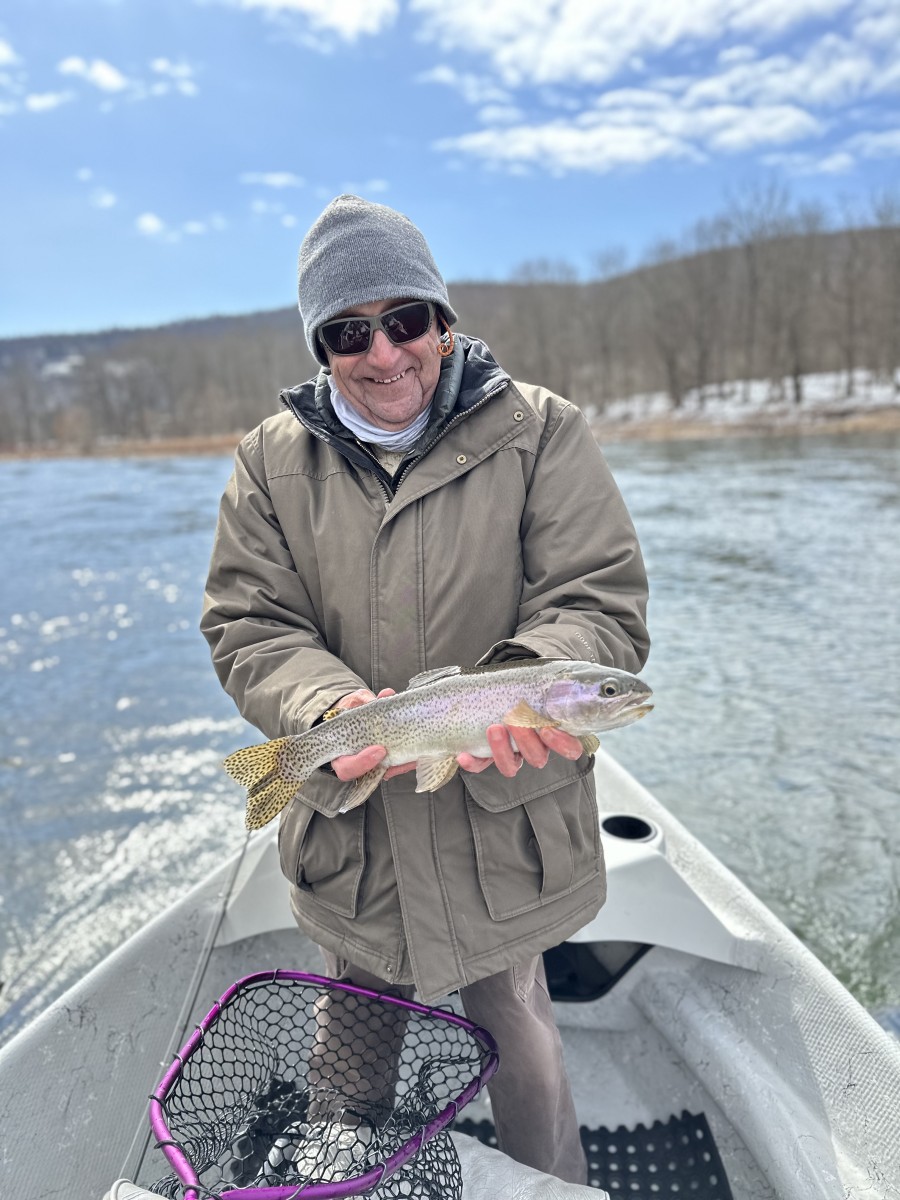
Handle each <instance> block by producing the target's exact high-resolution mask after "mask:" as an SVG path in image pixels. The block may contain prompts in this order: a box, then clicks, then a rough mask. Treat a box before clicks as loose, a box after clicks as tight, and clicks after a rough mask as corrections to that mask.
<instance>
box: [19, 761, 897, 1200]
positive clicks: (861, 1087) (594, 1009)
mask: <svg viewBox="0 0 900 1200" xmlns="http://www.w3.org/2000/svg"><path fill="white" fill-rule="evenodd" d="M597 775H598V794H599V795H600V797H601V798H602V799H601V812H602V814H604V813H605V814H610V813H628V814H631V815H633V816H636V817H639V818H641V819H643V820H644V821H646V822H647V823H648V826H649V829H650V836H649V837H648V838H647V839H646V840H645V841H634V840H631V839H622V838H616V837H612V836H605V839H604V840H605V848H606V851H607V857H608V865H609V897H608V901H607V904H606V906H605V907H604V909H603V910H602V911H601V913H600V914H599V916H598V917H597V919H596V920H595V921H594V922H592V923H591V924H590V925H589V926H587V927H586V928H585V929H584V930H582V931H581V932H580V933H579V935H578V939H577V940H578V941H580V942H582V943H584V944H587V945H588V946H589V947H591V952H592V953H594V952H596V953H597V954H598V955H600V956H601V957H602V956H603V955H606V954H608V953H609V952H610V951H612V952H613V953H614V954H615V952H616V950H617V947H621V944H622V943H644V944H647V943H649V944H652V945H653V947H654V948H653V949H652V950H651V951H650V952H648V953H646V954H644V955H643V956H642V957H640V959H639V960H638V961H635V963H634V965H633V966H632V967H631V968H630V969H629V970H628V971H627V972H626V973H625V974H624V975H623V977H622V978H621V979H620V980H619V981H618V982H617V983H616V984H615V986H614V987H613V988H612V990H611V991H609V992H608V993H607V994H606V995H604V996H603V997H602V998H600V999H598V1000H594V1001H591V1002H589V1003H584V1004H559V1005H557V1012H558V1018H559V1022H560V1027H561V1029H562V1032H563V1041H564V1044H565V1047H566V1053H567V1057H568V1060H569V1063H570V1070H571V1074H572V1078H573V1087H574V1090H575V1094H576V1101H577V1105H578V1110H579V1115H580V1118H581V1120H582V1122H583V1123H585V1124H587V1125H588V1126H590V1127H591V1128H597V1127H598V1126H605V1127H607V1128H610V1129H615V1128H616V1127H617V1126H619V1125H625V1126H627V1127H629V1128H631V1127H633V1126H634V1125H635V1124H636V1123H638V1122H640V1123H643V1124H645V1125H649V1124H651V1123H652V1122H653V1121H655V1120H660V1119H662V1120H665V1119H667V1118H668V1117H669V1116H670V1115H672V1114H677V1113H680V1112H681V1111H682V1110H683V1109H687V1110H689V1111H692V1112H700V1111H702V1112H705V1113H706V1116H707V1120H708V1122H709V1125H710V1128H711V1130H712V1132H713V1134H714V1136H715V1140H716V1144H717V1146H718V1148H719V1152H720V1154H721V1156H722V1160H723V1162H724V1164H725V1167H726V1171H727V1175H728V1179H729V1181H730V1184H731V1190H732V1193H733V1195H734V1197H735V1200H744V1198H748V1200H774V1198H778V1200H900V1133H898V1130H900V1045H898V1043H897V1042H896V1040H895V1039H893V1038H892V1037H890V1035H888V1034H887V1033H885V1032H884V1031H883V1030H882V1029H881V1028H880V1027H879V1026H878V1025H877V1024H876V1022H875V1021H874V1020H873V1019H872V1018H871V1017H870V1016H869V1015H868V1014H867V1013H866V1012H865V1011H864V1010H863V1009H862V1008H861V1007H860V1006H859V1005H858V1004H857V1003H856V1001H855V1000H853V998H852V997H851V996H850V995H849V993H848V992H847V991H846V990H845V989H844V988H843V987H842V986H841V985H840V983H838V981H837V980H836V979H835V978H834V977H833V976H832V975H831V974H830V973H829V972H828V971H827V970H826V969H825V968H824V966H822V964H821V963H820V962H819V961H818V960H817V959H816V958H815V957H814V956H813V955H812V954H810V953H809V951H808V950H806V949H805V947H804V946H803V945H802V944H801V943H800V942H799V941H798V940H797V939H796V938H795V937H794V936H793V935H792V934H791V933H790V932H789V931H788V930H787V929H786V928H785V926H784V925H783V924H781V922H779V921H778V920H777V919H776V918H775V917H774V916H773V914H772V913H771V912H770V911H769V910H768V909H766V908H765V906H763V905H762V904H761V903H760V902H759V901H758V900H757V899H756V898H755V897H754V896H753V895H752V894H751V893H750V892H749V891H748V890H747V889H746V888H745V887H744V886H743V885H742V884H741V883H740V882H739V881H738V880H737V879H736V878H735V877H734V876H733V875H732V874H731V873H730V872H729V871H728V870H727V869H726V868H725V867H724V866H723V865H722V864H721V863H720V862H719V861H718V860H717V859H716V858H715V857H714V856H713V855H711V854H710V853H709V852H708V851H707V850H706V849H705V848H704V847H703V846H702V845H700V843H698V842H697V840H696V839H695V838H693V837H692V836H691V835H690V834H689V833H688V832H687V831H686V830H685V829H684V828H683V826H681V825H680V824H679V823H678V821H677V820H675V819H674V818H673V817H672V816H671V814H670V813H668V812H667V811H666V810H665V809H664V808H663V807H662V806H661V805H660V804H659V803H658V802H657V801H656V800H655V799H654V798H653V797H652V796H651V795H650V794H649V793H648V792H646V790H645V789H643V788H641V787H640V786H639V785H638V784H637V783H636V782H635V781H634V779H632V778H631V776H630V775H628V774H627V773H626V772H625V771H624V770H622V768H621V767H619V766H618V765H617V764H616V763H615V762H614V761H613V760H612V759H610V758H609V757H608V756H607V755H605V754H602V753H601V754H599V755H598V759H597ZM226 899H227V900H228V903H227V904H225V901H226ZM626 957H627V955H626ZM320 966H321V964H320V961H319V958H318V954H317V952H316V950H315V948H314V947H313V946H312V945H311V943H309V942H308V940H307V939H305V938H304V937H303V936H302V935H301V934H300V933H299V932H298V931H297V930H296V928H295V927H294V926H293V923H292V922H291V919H290V915H289V908H288V904H287V885H286V883H285V881H284V880H283V879H282V878H281V876H280V874H279V872H278V869H277V861H276V857H275V851H274V842H273V838H272V835H270V834H268V833H265V834H262V835H257V836H256V837H254V838H253V839H251V841H250V842H249V845H248V848H247V852H246V854H245V855H244V856H243V857H242V858H236V859H234V860H232V861H230V862H227V863H225V864H224V865H223V866H222V867H221V868H220V870H218V871H217V872H216V873H215V874H214V875H213V876H211V877H210V878H208V879H206V880H204V881H202V882H201V883H200V884H198V886H197V887H195V888H194V890H193V891H192V892H190V893H189V895H188V896H186V897H185V898H184V899H182V900H181V901H179V902H178V903H177V904H176V905H174V906H173V907H172V908H170V909H169V910H167V911H166V912H164V913H162V914H160V916H159V917H158V918H157V919H156V920H154V921H152V922H151V923H150V924H149V925H148V926H146V927H145V928H144V929H142V930H141V931H140V932H139V933H138V934H136V935H135V937H133V938H132V939H130V940H129V941H128V942H126V943H125V944H124V945H123V946H121V947H120V948H119V949H118V950H117V951H116V952H115V953H114V954H112V955H110V956H109V958H107V959H106V960H104V961H103V962H102V963H101V964H99V965H98V967H97V968H95V970H93V971H92V972H90V973H89V974H88V975H87V976H86V977H85V978H84V979H82V980H81V981H80V982H79V983H78V984H77V985H76V986H75V987H73V988H72V989H70V990H69V991H68V992H66V993H65V995H63V996H62V997H61V998H60V999H59V1000H58V1001H57V1002H56V1003H54V1004H53V1005H51V1006H50V1007H49V1008H48V1009H47V1011H46V1012H45V1013H44V1014H42V1016H41V1017H40V1018H38V1019H37V1020H36V1021H34V1022H33V1023H32V1024H31V1025H30V1026H29V1027H28V1028H26V1029H25V1030H23V1031H22V1032H21V1033H20V1034H19V1035H18V1036H17V1037H15V1038H14V1039H13V1040H12V1041H11V1042H10V1043H9V1044H8V1045H7V1046H6V1047H5V1048H4V1049H3V1050H0V1125H2V1129H3V1131H4V1132H3V1145H4V1151H3V1155H2V1159H0V1195H2V1196H9V1197H15V1198H16V1200H49V1198H50V1197H51V1196H57V1195H58V1196H67V1197H78V1198H79V1200H80V1198H82V1197H83V1198H85V1200H92V1198H96V1200H100V1197H102V1196H103V1195H104V1194H105V1193H106V1192H107V1191H108V1189H109V1188H110V1186H111V1184H112V1183H113V1181H114V1180H116V1179H119V1178H121V1177H125V1178H127V1179H130V1180H137V1181H138V1182H140V1183H142V1184H143V1185H144V1186H147V1185H149V1184H150V1183H151V1182H152V1179H153V1178H154V1176H153V1170H154V1169H156V1168H158V1170H157V1175H156V1177H158V1176H159V1175H162V1174H165V1173H166V1170H167V1168H166V1165H165V1163H164V1161H163V1160H162V1158H161V1155H160V1154H159V1152H158V1151H151V1152H150V1155H151V1157H152V1159H153V1162H152V1164H151V1163H150V1162H149V1161H148V1160H147V1153H146V1152H147V1144H148V1142H149V1126H148V1123H147V1120H146V1108H147V1099H146V1098H147V1096H148V1094H149V1093H150V1091H151V1090H152V1089H153V1087H154V1086H155V1085H156V1083H157V1082H158V1081H159V1079H160V1078H161V1076H162V1074H163V1072H164V1070H165V1068H166V1067H167V1066H168V1064H169V1062H171V1060H172V1057H173V1056H174V1052H175V1051H176V1050H177V1049H178V1048H179V1047H180V1046H181V1045H182V1044H183V1042H184V1041H185V1040H186V1037H187V1033H188V1032H189V1031H190V1029H191V1027H192V1025H193V1024H194V1023H195V1022H196V1021H197V1020H198V1019H199V1018H200V1017H201V1016H202V1015H203V1014H204V1013H205V1012H206V1011H207V1010H208V1009H209V1007H210V1006H211V1004H212V1001H213V1000H214V999H215V998H216V997H217V996H219V995H220V994H221V993H222V992H223V991H224V990H225V988H226V987H227V986H228V985H229V984H230V983H232V982H233V981H234V980H236V979H238V978H240V977H241V976H243V975H245V974H247V973H248V972H250V971H253V970H262V969H267V968H271V969H275V968H277V967H289V968H291V969H295V970H310V971H313V972H316V971H318V970H320ZM472 1108H474V1109H475V1112H474V1115H475V1116H476V1117H478V1116H484V1115H487V1114H488V1112H489V1110H488V1109H487V1108H486V1106H485V1105H484V1104H483V1103H482V1101H481V1100H479V1101H477V1102H476V1104H475V1105H474V1106H472ZM469 1111H470V1110H467V1113H468V1112H469ZM479 1153H480V1152H478V1153H473V1162H474V1161H475V1159H476V1158H479ZM479 1161H481V1160H480V1159H479ZM497 1161H499V1160H497ZM532 1182H533V1181H532ZM523 1186H524V1185H523ZM548 1186H549V1185H548ZM559 1186H560V1187H563V1189H564V1190H563V1191H561V1192H559V1193H558V1195H559V1198H560V1200H564V1198H566V1197H568V1196H569V1195H572V1196H575V1195H583V1194H584V1192H583V1191H582V1189H570V1190H569V1191H568V1192H566V1191H565V1188H564V1185H559ZM123 1194H124V1193H123ZM472 1194H473V1196H474V1193H472ZM526 1194H529V1193H526V1192H522V1195H523V1197H524V1196H525V1195H526ZM591 1194H593V1195H597V1193H596V1192H593V1193H591ZM467 1195H469V1193H467ZM549 1195H550V1193H549V1192H548V1193H547V1196H548V1200H549ZM642 1200H643V1198H642Z"/></svg>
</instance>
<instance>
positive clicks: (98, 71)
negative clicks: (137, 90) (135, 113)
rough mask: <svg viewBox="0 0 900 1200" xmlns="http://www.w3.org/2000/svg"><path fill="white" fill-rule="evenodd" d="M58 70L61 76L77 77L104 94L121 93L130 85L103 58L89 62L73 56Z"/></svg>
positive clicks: (61, 64) (64, 60) (120, 73)
mask: <svg viewBox="0 0 900 1200" xmlns="http://www.w3.org/2000/svg"><path fill="white" fill-rule="evenodd" d="M56 69H57V70H58V71H59V72H60V74H61V75H75V76H77V77H78V78H79V79H83V80H84V81H85V83H90V84H93V86H94V87H97V88H100V90H101V91H103V92H121V91H124V90H125V89H126V88H127V87H128V85H129V81H128V79H127V78H126V77H125V76H124V75H123V74H122V72H121V71H120V70H118V68H117V67H114V66H113V65H112V64H111V63H108V62H105V61H104V60H103V59H102V58H95V59H93V60H92V61H91V62H87V61H86V60H85V59H83V58H79V57H78V56H77V55H71V56H70V57H69V58H64V59H63V60H62V62H61V63H59V65H58V66H57V68H56Z"/></svg>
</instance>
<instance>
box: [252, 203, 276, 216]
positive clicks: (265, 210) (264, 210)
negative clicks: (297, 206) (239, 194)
mask: <svg viewBox="0 0 900 1200" xmlns="http://www.w3.org/2000/svg"><path fill="white" fill-rule="evenodd" d="M250 211H251V212H252V213H253V214H254V215H255V216H257V217H266V216H277V215H278V214H279V213H283V212H284V205H283V204H278V203H277V202H276V201H274V200H251V201H250Z"/></svg>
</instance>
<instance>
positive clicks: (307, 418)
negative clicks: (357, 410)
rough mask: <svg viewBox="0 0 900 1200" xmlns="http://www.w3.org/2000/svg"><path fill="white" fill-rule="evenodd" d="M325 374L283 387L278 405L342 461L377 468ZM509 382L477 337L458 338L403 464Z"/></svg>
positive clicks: (443, 364) (371, 468)
mask: <svg viewBox="0 0 900 1200" xmlns="http://www.w3.org/2000/svg"><path fill="white" fill-rule="evenodd" d="M328 375H329V372H328V371H327V369H326V368H324V367H323V368H322V370H321V371H320V372H319V374H318V375H317V376H314V377H313V378H312V379H308V380H307V381H306V383H301V384H299V385H298V386H297V387H293V388H285V389H284V391H282V393H281V403H282V404H283V405H284V406H285V408H289V409H290V410H291V412H292V413H293V414H294V416H295V417H296V418H297V420H298V421H299V422H300V424H301V425H303V426H305V427H306V428H307V429H308V430H309V432H310V433H312V434H313V435H314V436H315V437H318V438H320V439H321V440H322V441H324V442H327V443H328V444H329V445H330V446H333V447H334V448H335V449H336V450H338V451H340V453H341V454H343V455H344V456H345V457H346V458H348V459H350V461H351V462H354V463H356V464H357V465H360V466H364V467H366V468H368V469H369V470H373V469H377V470H378V471H380V472H381V473H382V474H383V473H384V472H383V471H381V468H380V467H379V466H378V464H377V463H376V462H375V461H374V459H373V458H372V456H371V455H370V454H369V453H368V451H366V450H364V449H362V447H361V446H360V444H359V442H357V440H356V439H355V438H354V437H353V435H352V434H351V433H350V431H349V430H348V429H347V428H346V427H345V426H344V425H342V424H341V422H340V421H339V420H338V419H337V417H336V416H335V414H334V409H333V408H332V406H331V389H330V387H329V384H328ZM509 382H510V378H509V376H508V375H507V373H506V372H505V371H504V370H503V368H502V367H501V366H500V365H499V363H498V362H497V361H496V359H495V358H494V356H493V355H492V354H491V352H490V350H489V349H488V348H487V346H486V345H485V343H484V342H482V341H480V340H479V339H478V338H473V337H468V336H466V335H465V334H457V335H456V338H455V345H454V348H453V353H452V354H451V355H450V356H449V357H448V358H445V359H444V360H443V362H442V363H441V373H440V376H439V378H438V385H437V388H436V390H435V393H434V400H433V401H432V419H431V421H429V423H428V427H427V428H426V430H425V432H424V433H423V434H422V437H421V438H420V439H419V442H418V444H417V445H416V446H414V447H412V449H411V450H410V452H409V454H408V455H407V459H410V458H416V457H417V456H418V455H420V454H421V453H422V451H423V449H424V448H425V447H428V446H431V445H432V443H433V442H434V441H435V440H437V439H438V438H439V437H440V433H441V430H442V429H443V427H444V426H445V425H447V424H448V423H449V422H450V421H455V420H457V419H458V418H460V417H463V416H465V415H466V414H467V413H468V412H469V411H470V410H471V409H473V408H475V407H477V406H478V405H479V404H480V403H481V401H482V400H483V399H484V398H485V397H486V396H487V395H489V394H491V395H492V394H493V393H495V392H499V391H500V390H502V388H503V387H505V386H506V385H507V384H508V383H509Z"/></svg>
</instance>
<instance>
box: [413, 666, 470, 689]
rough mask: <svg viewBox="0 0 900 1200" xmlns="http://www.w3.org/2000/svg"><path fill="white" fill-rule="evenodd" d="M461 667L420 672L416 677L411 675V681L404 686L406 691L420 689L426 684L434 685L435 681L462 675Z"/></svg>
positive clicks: (437, 668) (436, 668)
mask: <svg viewBox="0 0 900 1200" xmlns="http://www.w3.org/2000/svg"><path fill="white" fill-rule="evenodd" d="M463 673H464V672H463V668H462V667H435V668H434V669H433V670H431V671H420V672H419V674H418V675H413V677H412V679H411V680H410V681H409V683H408V684H407V685H406V690H407V691H409V690H410V688H417V687H422V686H423V685H424V684H426V683H434V682H435V680H437V679H449V678H450V676H451V675H462V674H463Z"/></svg>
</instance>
